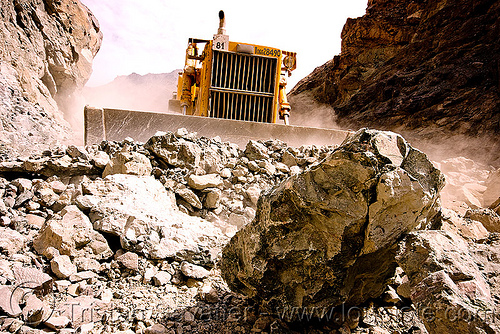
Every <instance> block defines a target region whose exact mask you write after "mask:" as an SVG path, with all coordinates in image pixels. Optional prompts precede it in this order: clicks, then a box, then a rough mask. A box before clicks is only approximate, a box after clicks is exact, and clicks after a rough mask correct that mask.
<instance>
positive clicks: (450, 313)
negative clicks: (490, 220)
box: [397, 231, 500, 334]
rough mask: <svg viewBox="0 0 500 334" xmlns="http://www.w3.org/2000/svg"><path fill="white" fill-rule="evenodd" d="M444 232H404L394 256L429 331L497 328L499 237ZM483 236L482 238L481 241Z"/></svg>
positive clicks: (442, 333) (489, 330)
mask: <svg viewBox="0 0 500 334" xmlns="http://www.w3.org/2000/svg"><path fill="white" fill-rule="evenodd" d="M496 239H497V238H496V237H493V238H487V239H486V240H483V242H482V243H474V242H472V241H470V240H469V241H466V240H465V239H463V238H462V237H461V236H459V235H458V234H456V233H453V232H448V231H415V232H411V233H409V234H408V235H407V236H406V237H405V239H404V240H403V242H401V247H400V250H399V253H398V256H397V261H398V263H399V264H400V265H401V267H402V268H403V270H404V271H405V273H406V274H407V276H408V278H409V283H410V297H411V300H412V302H413V304H414V305H415V307H416V308H417V311H418V314H420V315H421V316H420V318H421V320H422V322H423V323H424V325H425V327H426V328H427V330H428V331H429V333H439V334H446V333H450V334H451V333H454V334H455V333H456V334H462V333H463V334H466V333H498V332H500V327H499V326H498V319H496V317H497V314H498V311H499V310H500V309H499V307H498V299H497V297H496V296H498V293H499V289H500V285H499V284H498V276H499V275H498V273H499V270H500V261H499V259H500V242H499V241H498V240H496ZM485 241H486V242H485Z"/></svg>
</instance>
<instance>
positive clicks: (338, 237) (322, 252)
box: [221, 129, 444, 312]
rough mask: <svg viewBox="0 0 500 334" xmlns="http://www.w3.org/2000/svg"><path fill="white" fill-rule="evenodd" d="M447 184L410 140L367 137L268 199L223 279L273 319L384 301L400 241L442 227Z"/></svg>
mask: <svg viewBox="0 0 500 334" xmlns="http://www.w3.org/2000/svg"><path fill="white" fill-rule="evenodd" d="M443 185H444V178H443V176H442V174H441V173H440V172H439V170H437V169H436V168H434V167H433V165H432V164H431V162H430V161H429V160H428V159H427V157H426V155H425V154H424V153H422V152H420V151H418V150H416V149H414V148H412V147H411V146H410V145H409V144H408V143H407V142H406V141H405V140H404V139H403V138H402V137H401V136H399V135H397V134H395V133H392V132H381V131H374V130H367V129H362V130H360V131H358V132H356V133H354V134H353V135H351V136H349V137H348V138H347V139H346V140H345V141H344V143H342V145H341V146H340V147H339V148H337V149H335V150H333V151H332V152H331V153H330V154H329V155H328V156H327V157H326V158H325V159H324V160H323V161H321V162H320V163H318V164H317V165H315V166H312V167H311V168H309V169H307V170H305V171H304V172H303V173H300V174H298V175H294V176H292V177H290V178H288V179H287V180H285V181H284V182H283V183H282V184H280V185H278V186H277V187H275V188H273V189H271V190H269V191H266V192H265V193H264V194H263V195H261V197H260V199H259V202H258V208H257V213H256V218H255V220H254V221H253V222H251V223H250V224H248V225H246V226H245V227H244V228H243V229H242V230H240V231H239V232H238V233H237V234H236V235H235V236H234V237H233V238H232V239H231V241H230V242H229V244H228V245H227V246H226V247H225V248H224V250H223V257H222V261H221V267H222V275H223V277H224V279H225V280H226V282H227V283H228V285H229V287H230V288H231V289H232V290H234V291H238V292H241V293H244V294H245V295H247V296H250V297H254V298H255V299H257V300H258V301H260V302H261V303H262V305H263V306H264V307H267V309H268V310H269V311H271V312H272V311H276V308H282V307H285V306H286V307H332V306H337V305H340V304H342V303H348V304H359V303H362V302H364V301H366V300H367V299H369V298H372V297H378V296H379V295H380V294H381V293H382V292H383V290H384V288H385V286H386V279H388V278H389V277H391V276H392V275H393V274H394V269H395V267H396V263H395V259H394V257H395V253H396V249H397V241H398V240H400V238H401V237H402V236H404V235H405V234H406V233H408V232H409V231H411V230H414V229H416V228H422V227H426V226H428V225H430V224H431V223H432V219H433V217H434V216H435V215H436V213H437V210H438V209H439V191H440V189H441V188H442V187H443ZM374 264H376V265H374Z"/></svg>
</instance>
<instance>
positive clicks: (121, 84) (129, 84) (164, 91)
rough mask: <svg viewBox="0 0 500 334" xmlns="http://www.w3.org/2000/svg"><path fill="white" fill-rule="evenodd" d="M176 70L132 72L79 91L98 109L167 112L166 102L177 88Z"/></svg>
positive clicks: (89, 103) (86, 100)
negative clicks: (104, 83)
mask: <svg viewBox="0 0 500 334" xmlns="http://www.w3.org/2000/svg"><path fill="white" fill-rule="evenodd" d="M179 72H180V70H174V71H172V72H170V73H158V74H155V73H149V74H146V75H140V74H137V73H132V74H129V75H122V76H119V77H117V78H115V79H114V80H113V81H112V82H110V83H108V84H106V85H103V86H98V87H85V88H84V89H83V92H82V93H83V97H84V98H85V104H88V105H91V106H93V107H98V108H104V107H105V108H118V109H128V110H145V111H159V112H167V111H168V101H169V100H170V99H172V96H173V92H174V91H177V78H178V73H179Z"/></svg>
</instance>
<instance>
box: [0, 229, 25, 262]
mask: <svg viewBox="0 0 500 334" xmlns="http://www.w3.org/2000/svg"><path fill="white" fill-rule="evenodd" d="M26 242H27V240H26V237H25V236H23V235H22V234H21V233H19V232H17V231H16V230H13V229H11V228H9V227H1V226H0V251H1V252H5V253H7V254H8V255H13V254H16V253H17V252H19V251H20V250H21V249H23V247H24V245H25V244H26Z"/></svg>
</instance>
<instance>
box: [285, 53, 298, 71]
mask: <svg viewBox="0 0 500 334" xmlns="http://www.w3.org/2000/svg"><path fill="white" fill-rule="evenodd" d="M296 62H297V60H296V59H295V57H294V56H291V55H287V56H286V57H285V59H283V65H284V66H285V68H286V69H287V70H289V71H292V70H293V69H295V65H296Z"/></svg>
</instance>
